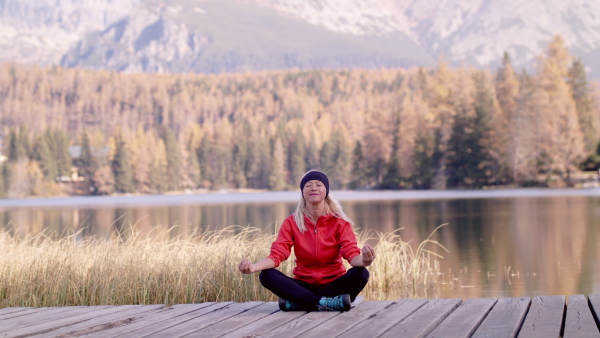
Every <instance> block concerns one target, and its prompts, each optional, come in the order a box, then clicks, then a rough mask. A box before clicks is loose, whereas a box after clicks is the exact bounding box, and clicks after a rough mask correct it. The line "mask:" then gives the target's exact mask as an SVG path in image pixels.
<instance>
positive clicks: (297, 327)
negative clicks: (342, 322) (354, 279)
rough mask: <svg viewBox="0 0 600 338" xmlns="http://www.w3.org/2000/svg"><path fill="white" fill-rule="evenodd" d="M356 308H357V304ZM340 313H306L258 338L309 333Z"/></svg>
mask: <svg viewBox="0 0 600 338" xmlns="http://www.w3.org/2000/svg"><path fill="white" fill-rule="evenodd" d="M356 306H358V304H357V305H356ZM356 306H355V307H356ZM351 311H353V312H354V310H351ZM341 313H342V312H337V311H327V312H319V311H313V312H308V313H307V314H305V315H303V316H300V317H298V318H296V319H294V320H292V321H291V322H288V323H286V324H284V325H282V326H279V327H276V328H274V329H273V330H271V331H268V332H265V333H263V334H261V336H260V338H270V337H280V338H288V337H295V336H297V335H299V334H301V333H303V332H306V331H309V330H310V329H312V328H314V327H316V326H318V325H321V324H323V323H325V322H326V321H328V320H330V319H332V318H334V317H336V316H339V315H340V314H341Z"/></svg>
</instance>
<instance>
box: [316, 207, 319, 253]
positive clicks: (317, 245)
mask: <svg viewBox="0 0 600 338" xmlns="http://www.w3.org/2000/svg"><path fill="white" fill-rule="evenodd" d="M318 224H319V219H318V218H317V222H316V223H315V261H317V257H318V256H319V255H318V254H317V249H318V247H319V244H318V238H317V225H318Z"/></svg>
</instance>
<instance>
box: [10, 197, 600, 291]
mask: <svg viewBox="0 0 600 338" xmlns="http://www.w3.org/2000/svg"><path fill="white" fill-rule="evenodd" d="M336 195H337V196H338V198H339V199H340V200H342V204H343V206H344V209H345V210H346V211H347V213H348V215H349V216H350V217H351V218H352V219H353V220H354V221H355V223H356V226H357V228H359V229H369V230H374V231H380V232H387V231H394V230H398V229H402V230H400V234H401V236H402V237H403V239H404V240H410V241H411V243H413V244H417V243H419V242H421V241H422V240H424V239H425V238H427V236H429V234H430V233H431V232H432V231H433V230H434V229H435V228H436V227H437V226H438V225H440V224H442V223H449V224H448V225H447V226H445V227H443V228H442V229H440V230H439V231H438V232H437V233H436V235H435V236H434V237H433V238H434V239H435V240H438V241H439V242H440V243H441V244H443V245H444V246H445V247H446V248H447V249H448V250H449V253H443V255H444V258H443V259H442V260H441V266H442V272H443V275H442V276H441V278H442V279H443V280H444V284H443V286H442V288H441V290H440V294H439V297H444V298H450V297H453V298H454V297H455V298H464V299H467V298H478V297H521V296H535V295H555V294H557V295H571V294H598V293H600V249H596V248H597V243H599V242H600V229H599V227H600V191H596V190H595V189H594V190H561V191H558V190H514V191H503V192H451V193H448V192H412V193H411V192H400V193H399V192H394V193H391V192H380V193H378V192H369V193H352V192H339V193H338V194H336ZM297 198H298V196H297V194H294V193H291V192H289V193H263V194H214V195H203V196H201V195H192V196H153V197H131V198H123V197H122V198H116V199H115V198H102V199H97V198H68V199H45V200H3V201H0V222H1V223H0V229H2V230H4V231H8V232H10V233H12V234H14V235H16V236H24V235H26V234H29V233H37V232H39V231H42V230H45V231H47V232H49V233H51V234H55V235H57V236H60V235H67V234H72V233H74V232H77V231H81V234H82V236H87V235H93V236H98V237H106V238H110V237H111V236H114V233H115V230H121V231H126V230H127V229H129V228H130V227H131V226H134V225H135V226H136V227H138V228H139V229H142V230H149V229H151V228H153V227H156V226H159V227H163V228H165V229H168V228H171V227H175V228H174V230H173V231H172V233H173V234H183V235H185V234H189V233H191V232H192V231H197V230H207V229H219V228H222V227H226V226H230V225H242V226H247V225H250V226H254V227H259V228H264V229H267V230H268V231H275V230H274V229H275V227H276V225H278V224H279V223H280V222H281V221H282V220H283V219H284V218H285V217H287V216H288V215H289V214H291V213H292V212H293V210H294V209H295V205H296V202H294V201H296V200H297ZM274 200H275V201H278V202H273V201H274ZM269 201H271V202H269ZM228 202H229V203H228ZM432 248H433V247H432ZM436 251H437V252H440V250H436Z"/></svg>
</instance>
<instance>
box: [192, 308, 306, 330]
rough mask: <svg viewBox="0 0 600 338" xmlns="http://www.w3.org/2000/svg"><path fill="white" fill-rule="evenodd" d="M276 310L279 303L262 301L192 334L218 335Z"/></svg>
mask: <svg viewBox="0 0 600 338" xmlns="http://www.w3.org/2000/svg"><path fill="white" fill-rule="evenodd" d="M278 311H279V305H278V304H277V303H275V302H268V303H264V304H261V305H259V306H257V307H255V308H252V309H250V310H248V311H244V312H242V313H240V314H238V315H236V316H233V317H229V318H228V319H226V320H224V321H222V322H220V323H217V324H215V325H211V326H209V327H206V328H204V329H202V330H201V331H199V332H194V333H193V334H192V336H194V337H208V338H212V337H218V336H221V335H224V334H226V333H228V332H231V331H234V330H236V329H240V328H243V327H248V326H249V325H250V324H252V323H255V322H259V321H260V320H261V319H262V318H263V317H266V316H269V315H271V314H273V313H275V312H278ZM303 313H305V312H300V315H301V314H303ZM242 336H243V335H242Z"/></svg>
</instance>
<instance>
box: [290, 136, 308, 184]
mask: <svg viewBox="0 0 600 338" xmlns="http://www.w3.org/2000/svg"><path fill="white" fill-rule="evenodd" d="M305 158H306V144H305V139H304V133H303V132H302V129H301V128H300V127H298V128H297V129H296V137H295V140H294V142H293V143H292V149H291V151H290V173H291V177H290V181H291V182H290V183H293V182H296V181H297V180H299V179H300V178H301V177H302V175H304V173H306V160H305Z"/></svg>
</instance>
